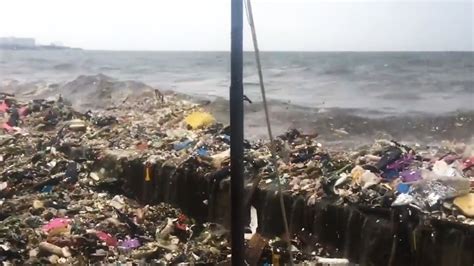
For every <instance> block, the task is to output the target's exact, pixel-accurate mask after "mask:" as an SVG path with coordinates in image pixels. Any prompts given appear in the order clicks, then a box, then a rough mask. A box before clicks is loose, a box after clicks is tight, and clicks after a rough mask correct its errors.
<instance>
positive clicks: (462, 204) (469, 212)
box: [454, 193, 474, 217]
mask: <svg viewBox="0 0 474 266" xmlns="http://www.w3.org/2000/svg"><path fill="white" fill-rule="evenodd" d="M454 205H456V207H458V208H459V209H460V210H461V212H462V213H464V215H466V216H468V217H474V193H469V194H466V195H464V196H460V197H457V198H455V199H454Z"/></svg>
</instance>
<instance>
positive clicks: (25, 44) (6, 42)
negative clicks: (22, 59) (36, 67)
mask: <svg viewBox="0 0 474 266" xmlns="http://www.w3.org/2000/svg"><path fill="white" fill-rule="evenodd" d="M0 47H5V48H35V47H36V41H35V39H33V38H15V37H0Z"/></svg>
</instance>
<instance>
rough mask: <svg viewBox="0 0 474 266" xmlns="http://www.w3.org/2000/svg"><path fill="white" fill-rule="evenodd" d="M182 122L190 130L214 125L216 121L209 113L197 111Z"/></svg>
mask: <svg viewBox="0 0 474 266" xmlns="http://www.w3.org/2000/svg"><path fill="white" fill-rule="evenodd" d="M184 121H185V122H186V123H187V124H188V125H189V126H191V128H192V129H198V128H204V127H208V126H210V125H212V124H214V122H215V121H216V119H215V118H214V116H212V115H211V114H210V113H207V112H200V111H197V112H193V113H191V114H190V115H188V116H187V117H186V118H185V119H184Z"/></svg>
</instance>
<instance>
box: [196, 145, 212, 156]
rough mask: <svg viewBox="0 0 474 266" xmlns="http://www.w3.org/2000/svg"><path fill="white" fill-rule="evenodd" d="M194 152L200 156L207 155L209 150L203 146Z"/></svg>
mask: <svg viewBox="0 0 474 266" xmlns="http://www.w3.org/2000/svg"><path fill="white" fill-rule="evenodd" d="M196 153H197V155H199V156H201V157H207V156H209V151H208V150H207V149H206V148H204V147H201V148H199V149H197V151H196Z"/></svg>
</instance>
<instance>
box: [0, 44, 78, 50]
mask: <svg viewBox="0 0 474 266" xmlns="http://www.w3.org/2000/svg"><path fill="white" fill-rule="evenodd" d="M0 50H27V51H30V50H35V51H36V50H38V51H43V50H83V49H81V48H73V47H67V46H52V45H40V46H35V47H24V46H0Z"/></svg>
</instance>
